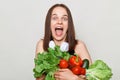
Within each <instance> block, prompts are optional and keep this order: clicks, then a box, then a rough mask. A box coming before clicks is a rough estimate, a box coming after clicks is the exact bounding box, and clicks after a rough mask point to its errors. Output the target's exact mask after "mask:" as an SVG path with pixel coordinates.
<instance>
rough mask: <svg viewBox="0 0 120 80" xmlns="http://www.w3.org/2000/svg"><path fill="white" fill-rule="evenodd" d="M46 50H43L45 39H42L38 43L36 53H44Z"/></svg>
mask: <svg viewBox="0 0 120 80" xmlns="http://www.w3.org/2000/svg"><path fill="white" fill-rule="evenodd" d="M43 51H44V50H43V39H40V40H39V41H38V42H37V44H36V52H35V53H36V54H38V53H42V52H43Z"/></svg>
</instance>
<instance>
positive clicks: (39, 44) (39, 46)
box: [35, 39, 45, 80]
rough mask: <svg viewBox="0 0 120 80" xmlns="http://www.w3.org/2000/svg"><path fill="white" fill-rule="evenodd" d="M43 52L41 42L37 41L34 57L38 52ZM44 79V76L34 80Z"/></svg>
mask: <svg viewBox="0 0 120 80" xmlns="http://www.w3.org/2000/svg"><path fill="white" fill-rule="evenodd" d="M43 51H44V50H43V40H42V39H41V40H39V41H38V43H37V45H36V52H35V57H37V54H38V53H39V52H40V53H42V52H43ZM44 79H45V75H42V76H41V77H39V78H36V80H44Z"/></svg>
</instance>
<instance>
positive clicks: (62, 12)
mask: <svg viewBox="0 0 120 80" xmlns="http://www.w3.org/2000/svg"><path fill="white" fill-rule="evenodd" d="M53 14H57V15H68V14H67V11H66V9H65V8H63V7H55V8H54V9H53V11H52V15H53Z"/></svg>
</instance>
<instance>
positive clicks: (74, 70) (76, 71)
mask: <svg viewBox="0 0 120 80" xmlns="http://www.w3.org/2000/svg"><path fill="white" fill-rule="evenodd" d="M81 69H82V68H81V67H80V66H74V67H72V68H71V71H72V72H73V73H74V74H76V75H80V74H81Z"/></svg>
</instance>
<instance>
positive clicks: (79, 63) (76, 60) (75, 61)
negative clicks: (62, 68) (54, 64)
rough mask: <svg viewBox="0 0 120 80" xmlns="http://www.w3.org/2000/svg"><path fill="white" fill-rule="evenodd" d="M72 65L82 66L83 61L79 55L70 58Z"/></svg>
mask: <svg viewBox="0 0 120 80" xmlns="http://www.w3.org/2000/svg"><path fill="white" fill-rule="evenodd" d="M69 64H70V66H82V64H83V62H82V60H81V58H80V57H78V56H71V57H70V59H69Z"/></svg>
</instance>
